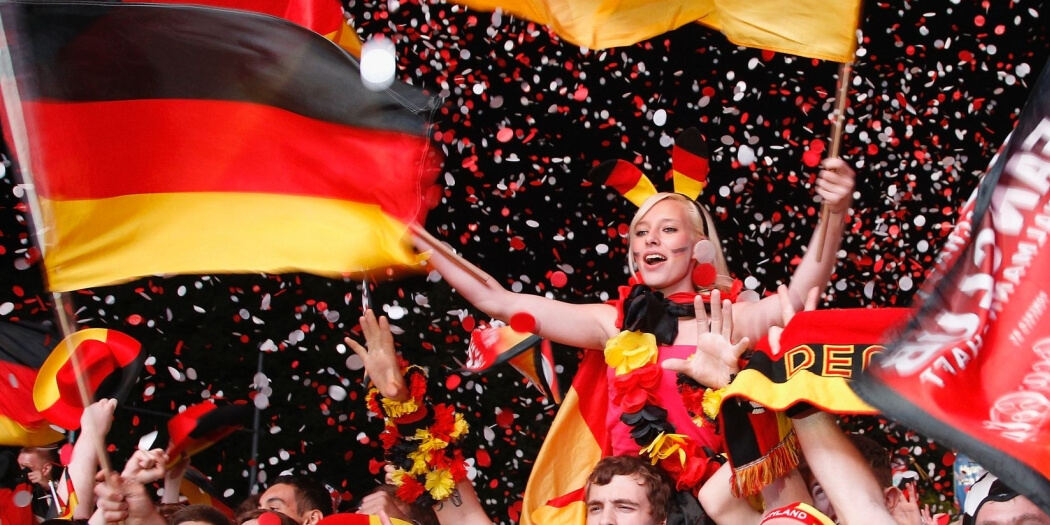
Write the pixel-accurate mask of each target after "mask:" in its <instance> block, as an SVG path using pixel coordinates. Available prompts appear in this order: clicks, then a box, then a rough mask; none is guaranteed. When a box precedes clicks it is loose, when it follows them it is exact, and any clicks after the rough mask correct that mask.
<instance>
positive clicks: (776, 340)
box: [769, 285, 820, 356]
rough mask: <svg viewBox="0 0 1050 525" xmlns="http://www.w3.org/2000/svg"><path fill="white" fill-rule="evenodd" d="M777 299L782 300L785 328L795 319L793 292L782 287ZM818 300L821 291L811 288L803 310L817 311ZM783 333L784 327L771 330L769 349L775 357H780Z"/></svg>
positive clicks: (781, 308)
mask: <svg viewBox="0 0 1050 525" xmlns="http://www.w3.org/2000/svg"><path fill="white" fill-rule="evenodd" d="M777 298H779V299H780V314H781V316H782V317H783V321H784V326H787V325H788V323H790V322H791V318H792V317H795V307H794V305H792V303H791V292H789V291H788V287H787V286H784V285H780V287H779V288H777ZM818 299H820V290H818V289H816V288H811V289H810V290H809V292H808V293H807V294H806V302H805V306H804V307H803V310H804V311H806V312H808V311H810V310H816V309H817V300H818ZM782 333H784V327H782V326H774V327H772V328H770V329H769V348H770V349H771V350H773V355H774V356H777V355H780V334H782Z"/></svg>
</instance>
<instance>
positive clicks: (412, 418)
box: [366, 366, 468, 506]
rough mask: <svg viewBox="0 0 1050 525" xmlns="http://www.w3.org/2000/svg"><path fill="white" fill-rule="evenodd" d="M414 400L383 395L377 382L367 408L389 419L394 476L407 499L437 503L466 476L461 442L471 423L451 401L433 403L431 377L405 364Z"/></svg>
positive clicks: (387, 441) (386, 434)
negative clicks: (428, 389) (402, 399)
mask: <svg viewBox="0 0 1050 525" xmlns="http://www.w3.org/2000/svg"><path fill="white" fill-rule="evenodd" d="M402 371H403V373H404V375H405V381H406V382H407V383H408V391H409V399H408V400H406V401H396V400H393V399H390V398H386V397H383V395H382V394H380V393H379V390H378V389H376V388H375V387H373V388H371V389H370V390H369V391H368V396H367V398H366V401H367V403H368V409H369V410H371V411H372V412H375V413H376V414H382V415H383V417H384V419H385V424H384V430H383V433H382V434H381V435H380V436H379V438H380V441H381V442H382V444H383V450H385V451H386V456H387V461H389V462H390V464H392V465H394V467H395V470H394V472H393V473H392V474H391V481H392V482H393V484H394V485H395V486H397V496H398V497H399V498H400V499H401V500H402V501H404V502H406V503H416V504H420V505H428V506H432V505H434V504H436V503H438V502H441V501H444V500H445V499H447V498H449V497H451V496H452V495H453V493H454V492H455V488H456V483H458V482H459V481H462V480H463V479H466V477H467V469H466V460H465V459H464V458H463V453H462V451H461V450H460V448H459V447H458V446H456V445H458V444H459V442H460V439H461V438H462V437H463V436H464V435H466V433H467V430H468V425H467V422H466V421H465V420H464V419H463V415H462V414H460V413H458V412H456V411H455V409H454V408H453V407H452V406H450V405H445V404H437V405H433V404H431V403H430V402H429V399H428V398H427V397H426V391H427V378H426V374H425V372H424V371H423V369H422V368H420V367H418V366H409V367H406V368H404V369H403V370H402Z"/></svg>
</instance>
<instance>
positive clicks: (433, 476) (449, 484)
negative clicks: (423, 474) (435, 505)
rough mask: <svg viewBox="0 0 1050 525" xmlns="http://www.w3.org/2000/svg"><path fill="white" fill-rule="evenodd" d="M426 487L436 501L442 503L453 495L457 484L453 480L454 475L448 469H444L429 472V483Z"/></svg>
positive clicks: (427, 482)
mask: <svg viewBox="0 0 1050 525" xmlns="http://www.w3.org/2000/svg"><path fill="white" fill-rule="evenodd" d="M424 486H425V487H426V489H427V491H428V492H430V495H431V496H433V497H434V499H435V500H437V501H442V500H444V499H445V498H447V497H449V496H451V495H452V490H453V489H455V488H456V482H455V481H453V480H452V473H451V472H449V470H448V469H447V468H443V469H438V470H432V471H430V472H427V481H426V484H425V485H424Z"/></svg>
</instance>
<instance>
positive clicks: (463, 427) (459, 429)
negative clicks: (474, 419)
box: [449, 412, 470, 439]
mask: <svg viewBox="0 0 1050 525" xmlns="http://www.w3.org/2000/svg"><path fill="white" fill-rule="evenodd" d="M468 430H470V425H468V424H467V421H466V420H465V419H463V414H460V413H459V412H456V423H455V424H454V425H453V430H452V433H451V434H449V436H450V437H451V438H452V439H459V437H460V436H462V435H463V434H466V433H467V431H468Z"/></svg>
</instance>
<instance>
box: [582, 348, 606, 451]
mask: <svg viewBox="0 0 1050 525" xmlns="http://www.w3.org/2000/svg"><path fill="white" fill-rule="evenodd" d="M583 354H584V355H583V360H581V361H580V367H579V369H578V370H577V372H576V377H575V378H574V379H573V387H574V388H575V387H576V386H577V385H579V386H580V387H581V388H577V390H578V391H581V392H585V393H584V395H580V405H579V409H580V415H581V416H583V420H584V422H585V423H586V424H587V427H588V428H590V430H591V434H592V435H593V436H594V440H595V441H597V443H598V445H599V446H601V448H602V453H603V454H608V453H609V452H610V451H611V450H612V445H611V442H610V439H609V430H608V429H607V428H606V427H605V424H606V421H605V419H606V412H607V411H608V408H609V396H608V392H609V386H608V385H609V378H608V375H607V374H606V372H607V371H608V366H607V365H606V364H605V354H604V353H602V352H599V351H591V350H588V351H585V352H584V353H583ZM581 389H582V390H581ZM588 393H590V394H588Z"/></svg>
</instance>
